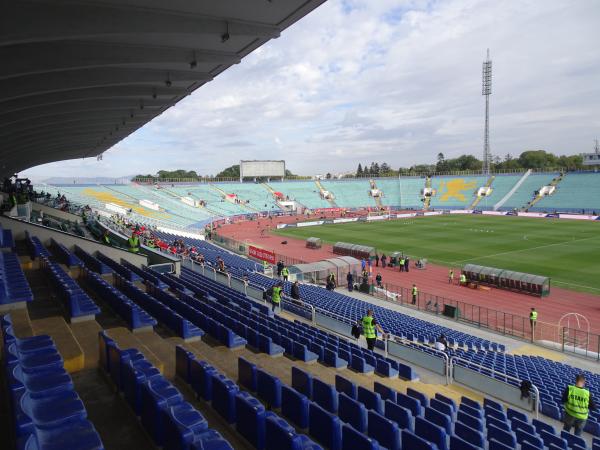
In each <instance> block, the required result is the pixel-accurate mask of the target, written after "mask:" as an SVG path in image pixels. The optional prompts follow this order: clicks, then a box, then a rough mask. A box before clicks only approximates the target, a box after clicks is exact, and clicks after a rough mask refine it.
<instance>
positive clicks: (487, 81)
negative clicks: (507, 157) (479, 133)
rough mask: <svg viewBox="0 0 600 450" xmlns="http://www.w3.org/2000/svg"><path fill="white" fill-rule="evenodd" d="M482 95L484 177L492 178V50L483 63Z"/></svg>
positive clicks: (488, 51)
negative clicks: (483, 101)
mask: <svg viewBox="0 0 600 450" xmlns="http://www.w3.org/2000/svg"><path fill="white" fill-rule="evenodd" d="M481 95H484V96H485V130H484V132H483V176H484V177H489V176H490V162H491V159H492V155H491V152H490V95H492V60H491V59H490V49H489V48H488V50H487V59H486V60H485V61H484V62H483V70H482V85H481Z"/></svg>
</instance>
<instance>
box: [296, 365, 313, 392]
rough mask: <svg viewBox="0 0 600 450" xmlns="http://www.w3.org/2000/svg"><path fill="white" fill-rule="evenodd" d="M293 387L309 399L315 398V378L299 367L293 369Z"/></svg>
mask: <svg viewBox="0 0 600 450" xmlns="http://www.w3.org/2000/svg"><path fill="white" fill-rule="evenodd" d="M292 387H293V388H294V389H296V390H297V391H298V392H300V393H301V394H304V395H305V396H306V397H307V398H308V399H312V397H313V376H312V374H310V373H308V372H305V371H304V370H302V369H299V368H298V367H292Z"/></svg>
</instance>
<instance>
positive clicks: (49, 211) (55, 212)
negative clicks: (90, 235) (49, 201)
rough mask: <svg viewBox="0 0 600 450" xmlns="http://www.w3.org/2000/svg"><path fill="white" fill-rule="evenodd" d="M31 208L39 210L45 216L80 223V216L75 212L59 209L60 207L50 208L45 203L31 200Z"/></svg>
mask: <svg viewBox="0 0 600 450" xmlns="http://www.w3.org/2000/svg"><path fill="white" fill-rule="evenodd" d="M31 210H32V211H41V212H43V213H44V215H45V216H50V217H56V218H57V219H61V220H69V221H71V222H74V223H81V222H82V220H81V217H80V216H78V215H76V214H71V213H69V212H65V211H61V210H60V209H56V208H51V207H49V206H46V205H41V204H39V203H35V202H31Z"/></svg>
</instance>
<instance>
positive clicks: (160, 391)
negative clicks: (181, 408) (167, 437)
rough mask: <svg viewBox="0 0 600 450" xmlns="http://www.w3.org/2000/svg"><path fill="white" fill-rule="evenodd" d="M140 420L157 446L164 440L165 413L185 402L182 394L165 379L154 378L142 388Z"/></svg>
mask: <svg viewBox="0 0 600 450" xmlns="http://www.w3.org/2000/svg"><path fill="white" fill-rule="evenodd" d="M140 402H141V406H140V412H141V414H140V418H141V421H142V424H143V425H144V428H145V429H146V431H148V433H149V434H150V435H151V436H152V438H153V439H154V441H155V442H156V444H157V445H160V446H162V445H163V440H164V413H165V412H166V411H167V409H168V408H170V407H171V406H175V405H178V404H180V403H182V402H183V396H182V395H181V393H180V392H179V391H178V390H177V389H176V388H175V387H174V386H173V385H172V384H171V383H169V382H168V381H167V380H165V379H164V378H162V377H160V378H152V379H150V380H147V381H146V382H145V383H144V384H143V385H142V386H141V397H140Z"/></svg>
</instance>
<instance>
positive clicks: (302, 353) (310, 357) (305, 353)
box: [294, 342, 319, 363]
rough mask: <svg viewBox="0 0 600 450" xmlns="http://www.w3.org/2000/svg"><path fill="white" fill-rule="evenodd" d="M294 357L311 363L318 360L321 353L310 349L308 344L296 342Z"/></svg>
mask: <svg viewBox="0 0 600 450" xmlns="http://www.w3.org/2000/svg"><path fill="white" fill-rule="evenodd" d="M294 358H296V359H299V360H300V361H304V362H305V363H311V362H315V361H317V359H318V358H319V355H317V354H316V353H313V352H311V351H309V350H308V348H307V347H306V345H304V344H301V343H299V342H294Z"/></svg>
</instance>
